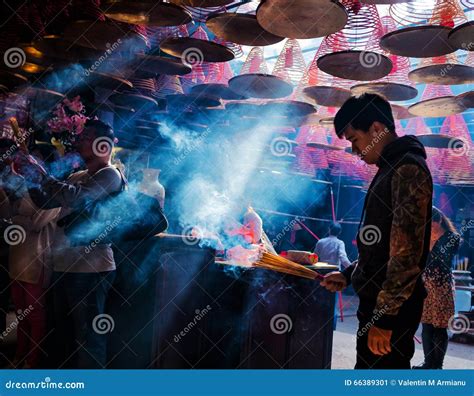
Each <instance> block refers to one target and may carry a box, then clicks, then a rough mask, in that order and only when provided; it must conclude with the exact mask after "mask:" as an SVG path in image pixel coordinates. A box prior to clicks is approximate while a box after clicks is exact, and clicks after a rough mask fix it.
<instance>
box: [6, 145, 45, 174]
mask: <svg viewBox="0 0 474 396" xmlns="http://www.w3.org/2000/svg"><path fill="white" fill-rule="evenodd" d="M12 171H13V173H15V174H17V175H19V176H23V177H26V178H30V179H33V180H40V179H41V178H42V176H45V175H46V174H47V172H46V170H45V169H44V168H43V167H42V166H41V165H40V164H39V163H38V162H37V161H36V160H35V159H34V158H33V157H32V156H31V155H26V154H24V153H21V152H20V153H18V154H17V155H15V157H14V158H13V162H12Z"/></svg>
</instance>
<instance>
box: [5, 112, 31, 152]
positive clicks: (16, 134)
mask: <svg viewBox="0 0 474 396" xmlns="http://www.w3.org/2000/svg"><path fill="white" fill-rule="evenodd" d="M9 121H10V126H11V127H12V130H13V136H14V137H15V141H16V142H17V144H18V145H19V146H20V150H21V151H23V152H24V153H25V154H28V147H27V146H26V143H25V139H24V138H23V135H22V133H21V130H20V126H19V125H18V121H17V119H16V118H15V117H10V119H9Z"/></svg>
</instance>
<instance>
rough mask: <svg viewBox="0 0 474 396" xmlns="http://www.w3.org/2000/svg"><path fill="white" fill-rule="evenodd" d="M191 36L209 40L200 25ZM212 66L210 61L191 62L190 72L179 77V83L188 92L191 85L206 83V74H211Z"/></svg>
mask: <svg viewBox="0 0 474 396" xmlns="http://www.w3.org/2000/svg"><path fill="white" fill-rule="evenodd" d="M191 37H193V38H196V39H199V40H206V41H209V37H208V35H207V33H206V31H205V30H204V29H203V28H202V26H199V27H198V28H197V29H196V31H195V32H194V33H193V34H192V36H191ZM212 67H213V66H212V63H208V62H198V63H196V64H193V65H192V68H193V70H192V72H191V73H189V74H186V75H184V76H182V77H181V84H182V86H183V89H184V92H185V93H189V92H190V90H191V87H192V86H193V85H197V84H204V83H206V81H207V76H208V75H209V74H211V75H212Z"/></svg>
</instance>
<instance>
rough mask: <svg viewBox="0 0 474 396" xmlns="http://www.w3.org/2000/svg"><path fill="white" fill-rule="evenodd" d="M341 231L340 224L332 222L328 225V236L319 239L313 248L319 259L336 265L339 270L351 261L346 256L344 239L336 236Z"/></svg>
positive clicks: (347, 265)
mask: <svg viewBox="0 0 474 396" xmlns="http://www.w3.org/2000/svg"><path fill="white" fill-rule="evenodd" d="M341 231H342V228H341V225H340V224H339V223H336V222H332V223H331V225H330V226H329V236H328V237H326V238H322V239H320V240H319V241H318V242H317V243H316V247H315V248H314V253H316V254H317V255H318V260H319V261H322V262H325V263H328V264H333V265H337V266H338V268H339V271H342V270H344V269H346V268H347V267H349V266H350V265H351V262H350V261H349V259H348V258H347V253H346V245H345V244H344V241H341V240H340V239H339V238H338V236H339V235H341Z"/></svg>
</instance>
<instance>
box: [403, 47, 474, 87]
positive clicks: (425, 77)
mask: <svg viewBox="0 0 474 396" xmlns="http://www.w3.org/2000/svg"><path fill="white" fill-rule="evenodd" d="M408 76H409V78H410V80H412V81H414V82H416V83H419V84H436V85H459V84H472V83H474V67H473V66H471V65H466V64H464V65H463V64H461V63H460V62H459V61H458V58H457V56H456V54H455V53H453V54H449V55H445V56H442V57H436V58H429V59H423V60H422V61H421V62H420V64H419V65H418V67H417V68H416V69H414V70H412V71H411V72H410V73H409V75H408Z"/></svg>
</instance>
